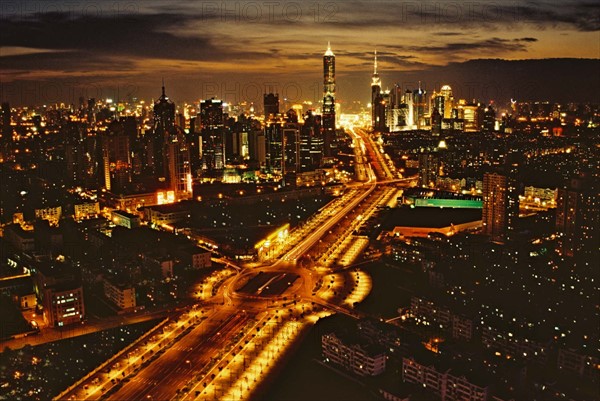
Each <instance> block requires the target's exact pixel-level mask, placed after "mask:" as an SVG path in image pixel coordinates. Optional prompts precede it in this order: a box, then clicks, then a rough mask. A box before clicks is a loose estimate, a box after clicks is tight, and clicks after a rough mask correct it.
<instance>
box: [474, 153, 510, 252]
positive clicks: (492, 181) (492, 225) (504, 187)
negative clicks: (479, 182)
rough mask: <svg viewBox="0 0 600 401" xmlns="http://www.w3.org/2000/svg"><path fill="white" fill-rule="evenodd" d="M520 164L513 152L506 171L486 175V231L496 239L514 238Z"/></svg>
mask: <svg viewBox="0 0 600 401" xmlns="http://www.w3.org/2000/svg"><path fill="white" fill-rule="evenodd" d="M518 172H519V163H518V161H517V160H516V155H509V157H508V158H507V161H506V165H505V169H504V171H503V173H502V174H498V173H486V174H484V176H483V212H482V223H483V230H482V232H483V234H485V235H488V236H489V237H490V238H491V240H492V241H498V242H505V241H512V240H513V239H514V234H515V232H516V228H517V227H516V225H517V221H518V219H519V183H518V179H517V178H518Z"/></svg>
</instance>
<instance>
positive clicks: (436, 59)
mask: <svg viewBox="0 0 600 401" xmlns="http://www.w3.org/2000/svg"><path fill="white" fill-rule="evenodd" d="M0 7H1V18H2V34H1V35H0V46H1V48H0V70H1V83H2V92H1V97H2V99H3V100H8V101H11V102H12V103H13V104H15V105H19V104H40V103H53V102H57V101H58V102H61V101H62V102H72V103H77V102H78V99H79V97H80V96H83V97H96V98H104V97H113V98H117V97H118V98H120V99H124V100H127V99H129V98H131V97H138V98H146V99H150V98H156V97H158V96H159V95H160V86H161V79H162V78H163V77H164V79H165V82H166V85H167V91H168V94H169V95H170V97H171V98H173V99H175V100H176V101H177V102H183V101H190V102H191V101H197V100H198V99H200V98H206V97H210V96H216V97H220V98H224V99H225V100H227V101H230V102H235V101H242V100H247V101H255V102H258V103H260V100H261V99H262V92H264V91H265V90H269V89H271V88H273V89H274V90H275V91H278V92H280V94H282V95H283V97H287V98H289V99H290V100H291V101H299V100H304V99H306V100H311V101H318V100H319V98H320V97H321V96H322V87H321V86H322V76H321V74H322V59H321V57H322V55H323V52H324V51H325V49H326V47H327V41H330V42H331V47H332V50H333V51H334V53H335V55H336V62H337V81H338V100H339V101H340V102H342V104H344V103H347V104H349V103H350V102H352V101H354V100H359V101H362V102H367V101H368V99H369V97H370V92H369V83H370V74H371V71H372V58H373V51H374V50H375V49H377V52H378V54H379V61H380V62H379V65H380V74H381V77H382V81H383V86H384V88H385V87H386V86H388V87H391V85H393V83H394V82H399V83H400V84H401V85H402V86H403V87H409V88H414V87H416V85H417V84H418V83H417V82H418V80H421V81H423V83H422V85H423V86H424V88H425V89H426V90H428V91H429V92H431V90H432V89H436V88H439V86H440V85H441V84H443V83H450V84H452V85H454V87H456V92H457V93H458V95H459V96H461V97H465V98H468V97H477V98H482V100H486V101H487V100H489V99H492V100H493V99H495V98H496V99H497V100H506V99H507V98H511V97H521V98H523V99H525V98H531V97H535V96H548V97H556V98H557V99H556V100H561V99H562V98H568V97H570V96H572V95H573V96H575V95H577V96H579V97H580V98H582V99H579V100H592V101H593V100H595V99H594V97H595V98H596V99H597V96H598V95H597V88H598V77H597V74H591V72H592V71H594V70H595V69H596V68H597V67H599V66H600V64H599V63H598V62H599V58H600V34H599V30H600V4H599V3H598V2H596V1H578V0H576V1H570V2H569V3H568V6H567V5H565V4H561V2H559V1H544V2H542V1H536V2H526V1H522V0H517V1H513V0H510V1H509V0H497V1H492V2H455V1H425V2H421V1H352V0H350V1H348V0H344V1H317V2H307V3H305V2H300V1H282V0H277V1H272V2H271V1H244V0H241V1H225V2H222V1H192V2H184V1H177V2H168V3H167V2H161V1H154V0H151V1H147V0H144V1H122V2H120V1H115V0H107V1H103V0H95V1H81V0H80V1H51V0H50V1H37V2H30V1H2V3H1V4H0ZM557 58H561V59H562V58H569V59H570V60H566V61H565V60H562V61H561V60H543V61H537V62H535V63H523V62H520V63H505V62H504V61H503V60H528V59H536V60H541V59H557ZM478 59H494V60H493V61H492V62H486V63H485V64H482V62H469V61H470V60H478ZM574 59H588V60H574ZM589 59H593V60H589ZM557 63H558V64H557ZM557 72H560V76H556V74H557ZM587 74H591V75H592V76H590V75H587ZM593 75H595V77H594V76H593ZM586 76H588V77H589V78H586V79H584V78H583V77H586ZM469 79H470V80H471V81H469ZM589 79H591V81H589ZM532 80H533V81H532ZM490 82H492V85H493V86H494V88H492V89H490V87H489V85H490ZM532 82H534V84H531V83H532ZM528 84H529V86H528V89H522V90H516V89H515V88H516V87H521V88H523V87H526V86H527V85H528ZM549 87H550V88H549ZM469 88H470V89H469ZM590 88H591V89H590ZM594 88H596V89H594ZM471 92H473V93H472V94H471ZM485 98H487V99H485ZM565 100H570V99H565Z"/></svg>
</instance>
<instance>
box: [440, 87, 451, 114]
mask: <svg viewBox="0 0 600 401" xmlns="http://www.w3.org/2000/svg"><path fill="white" fill-rule="evenodd" d="M440 95H441V96H442V97H443V98H444V107H443V109H442V110H439V112H440V114H441V115H442V117H443V118H452V109H453V108H454V97H453V96H452V88H451V87H450V85H444V86H442V88H441V89H440ZM442 111H443V112H442Z"/></svg>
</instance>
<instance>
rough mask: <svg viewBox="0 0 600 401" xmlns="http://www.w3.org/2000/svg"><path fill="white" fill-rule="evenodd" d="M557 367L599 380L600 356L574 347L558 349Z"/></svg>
mask: <svg viewBox="0 0 600 401" xmlns="http://www.w3.org/2000/svg"><path fill="white" fill-rule="evenodd" d="M558 369H559V370H566V371H569V372H573V373H575V374H577V375H579V376H583V377H586V378H588V379H590V380H592V381H595V382H598V381H599V380H600V358H598V357H597V356H592V355H586V354H584V353H582V352H578V351H576V350H574V349H565V348H560V349H559V350H558Z"/></svg>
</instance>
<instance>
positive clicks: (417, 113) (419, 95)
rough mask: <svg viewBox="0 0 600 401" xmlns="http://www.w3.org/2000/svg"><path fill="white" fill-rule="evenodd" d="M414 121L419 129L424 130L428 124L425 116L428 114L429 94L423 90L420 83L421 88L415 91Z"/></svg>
mask: <svg viewBox="0 0 600 401" xmlns="http://www.w3.org/2000/svg"><path fill="white" fill-rule="evenodd" d="M412 98H413V112H414V117H413V121H414V123H415V124H416V126H417V129H421V128H423V127H424V126H425V125H427V124H426V122H425V114H426V113H427V92H425V91H424V90H423V89H421V82H419V88H418V89H415V90H414V91H413V96H412Z"/></svg>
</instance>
